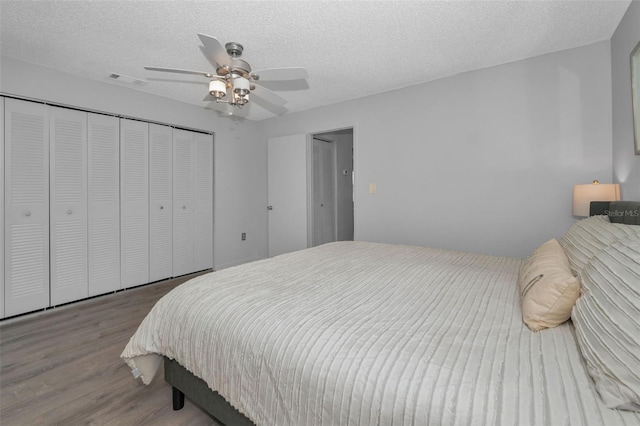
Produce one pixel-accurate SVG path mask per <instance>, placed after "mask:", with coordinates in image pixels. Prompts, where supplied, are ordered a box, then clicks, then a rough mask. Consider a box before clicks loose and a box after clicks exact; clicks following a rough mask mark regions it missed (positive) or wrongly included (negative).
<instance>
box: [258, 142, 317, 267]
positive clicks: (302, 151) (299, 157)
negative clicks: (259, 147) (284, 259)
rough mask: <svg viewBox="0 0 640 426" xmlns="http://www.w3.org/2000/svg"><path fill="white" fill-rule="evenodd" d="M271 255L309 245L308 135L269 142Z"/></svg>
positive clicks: (268, 177)
mask: <svg viewBox="0 0 640 426" xmlns="http://www.w3.org/2000/svg"><path fill="white" fill-rule="evenodd" d="M267 156H268V159H267V165H268V166H267V167H268V173H267V175H268V176H267V179H268V184H267V186H268V200H269V201H268V209H269V211H268V214H269V257H273V256H276V255H279V254H282V253H289V252H292V251H296V250H301V249H304V248H307V247H308V245H307V137H306V135H304V134H298V135H291V136H284V137H279V138H271V139H269V140H268V141H267Z"/></svg>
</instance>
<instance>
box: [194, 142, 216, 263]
mask: <svg viewBox="0 0 640 426" xmlns="http://www.w3.org/2000/svg"><path fill="white" fill-rule="evenodd" d="M194 148H195V159H194V206H195V239H194V243H195V259H194V260H195V265H194V267H195V270H196V271H201V270H203V269H209V268H212V267H213V137H212V136H211V135H205V134H202V133H195V134H194Z"/></svg>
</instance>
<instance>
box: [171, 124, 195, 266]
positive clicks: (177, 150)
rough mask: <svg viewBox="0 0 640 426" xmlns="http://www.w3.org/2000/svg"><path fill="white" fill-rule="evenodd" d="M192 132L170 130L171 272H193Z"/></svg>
mask: <svg viewBox="0 0 640 426" xmlns="http://www.w3.org/2000/svg"><path fill="white" fill-rule="evenodd" d="M193 135H194V133H193V132H188V131H186V130H178V129H174V131H173V275H174V276H180V275H184V274H189V273H191V272H194V271H195V261H194V243H193V239H194V228H195V227H194V205H193V146H194V145H193Z"/></svg>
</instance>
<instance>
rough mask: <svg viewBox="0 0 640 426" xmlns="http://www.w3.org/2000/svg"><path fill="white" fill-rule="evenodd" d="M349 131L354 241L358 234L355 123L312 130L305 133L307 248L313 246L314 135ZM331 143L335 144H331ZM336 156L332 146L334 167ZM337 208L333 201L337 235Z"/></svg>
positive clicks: (335, 192) (335, 150) (335, 195)
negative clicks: (351, 151) (351, 145)
mask: <svg viewBox="0 0 640 426" xmlns="http://www.w3.org/2000/svg"><path fill="white" fill-rule="evenodd" d="M348 129H351V131H352V133H353V171H352V176H353V187H352V194H353V239H354V240H356V239H357V233H358V222H357V217H358V215H357V214H356V212H357V208H358V207H357V206H358V202H357V191H356V185H357V170H358V168H357V160H356V159H357V158H358V157H357V152H358V149H357V143H356V140H357V139H356V123H353V124H344V125H341V126H337V127H333V128H329V129H322V130H314V131H310V132H307V247H311V246H312V244H313V138H314V136H315V135H321V134H324V133H332V132H339V131H341V130H348ZM332 143H335V141H334V142H332ZM336 155H337V149H336V148H335V146H334V149H333V163H334V166H335V165H336V164H337V160H336ZM336 179H337V177H336V176H334V177H333V181H334V186H335V185H336ZM337 195H338V194H337V191H335V190H334V198H336V199H337ZM337 208H338V203H337V202H336V201H335V200H334V220H335V224H336V226H335V230H334V232H335V233H336V235H337V232H338V220H337Z"/></svg>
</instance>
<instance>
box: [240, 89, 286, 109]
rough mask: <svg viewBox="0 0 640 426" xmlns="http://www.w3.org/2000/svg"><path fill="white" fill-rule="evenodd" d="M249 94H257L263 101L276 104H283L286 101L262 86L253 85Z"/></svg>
mask: <svg viewBox="0 0 640 426" xmlns="http://www.w3.org/2000/svg"><path fill="white" fill-rule="evenodd" d="M251 95H255V96H258V97H260V98H262V99H264V100H265V101H267V102H269V103H271V104H274V105H278V106H283V105H284V104H286V103H287V100H286V99H285V98H283V97H282V96H280V95H278V94H276V93H275V92H272V91H271V90H269V89H267V88H266V87H262V86H255V89H253V90H252V91H251ZM249 99H251V98H249Z"/></svg>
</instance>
